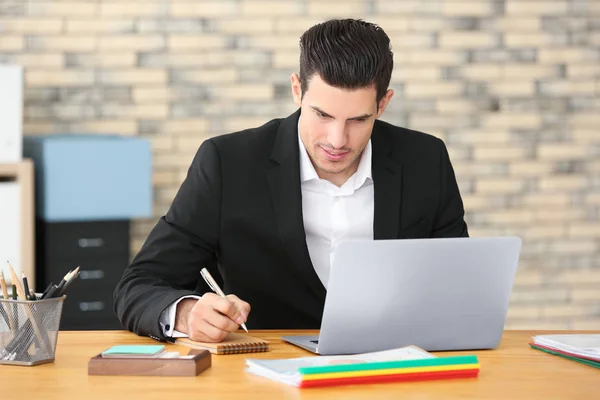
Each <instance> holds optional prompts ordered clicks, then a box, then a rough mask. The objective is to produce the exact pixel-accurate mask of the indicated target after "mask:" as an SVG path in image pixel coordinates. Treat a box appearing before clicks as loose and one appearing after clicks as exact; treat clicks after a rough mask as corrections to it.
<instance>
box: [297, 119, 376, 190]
mask: <svg viewBox="0 0 600 400" xmlns="http://www.w3.org/2000/svg"><path fill="white" fill-rule="evenodd" d="M298 145H299V148H300V182H308V181H310V180H313V179H315V180H319V179H320V178H319V175H318V174H317V171H316V170H315V167H314V165H313V164H312V162H311V161H310V157H309V155H308V152H307V151H306V147H305V146H304V143H303V142H302V139H301V138H300V119H298ZM372 158H373V150H372V148H371V139H369V141H368V142H367V145H366V146H365V149H364V150H363V152H362V154H361V155H360V161H359V162H358V169H357V170H356V172H355V173H354V174H353V175H352V176H351V177H350V178H349V179H348V181H347V182H346V183H348V182H353V184H352V186H354V189H358V188H360V187H361V186H362V185H363V184H364V183H365V181H366V180H367V179H369V180H373V176H372V174H371V165H372V164H371V163H372Z"/></svg>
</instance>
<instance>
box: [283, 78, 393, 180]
mask: <svg viewBox="0 0 600 400" xmlns="http://www.w3.org/2000/svg"><path fill="white" fill-rule="evenodd" d="M291 79H292V93H293V95H294V102H295V103H296V105H297V106H299V107H300V108H301V113H302V115H301V117H300V138H301V139H302V143H304V146H305V147H306V150H307V152H308V155H309V156H310V159H311V161H312V163H313V165H314V167H315V170H316V171H317V174H318V175H319V177H320V178H321V179H326V180H328V181H330V182H332V183H333V184H335V185H337V186H341V185H343V184H344V182H346V181H347V180H348V178H349V177H350V176H352V174H354V172H356V170H357V168H358V163H359V161H360V156H361V154H362V151H363V149H364V148H365V146H366V145H367V142H368V141H369V138H370V137H371V132H372V130H373V124H374V123H375V120H376V119H377V118H378V117H379V116H380V115H381V113H383V111H384V110H385V107H386V106H387V104H388V102H389V100H390V99H391V97H392V95H393V91H391V90H388V93H386V95H385V96H384V98H383V99H382V100H381V101H380V103H379V107H377V101H376V100H377V91H376V89H375V86H374V85H372V86H369V87H367V88H362V89H355V90H347V89H340V88H336V87H333V86H330V85H328V84H327V83H325V82H324V81H323V80H322V79H321V77H320V76H319V75H314V76H313V77H312V79H311V80H310V82H309V84H308V88H307V90H306V92H305V93H304V96H302V93H301V86H300V80H299V78H298V75H296V74H293V75H292V78H291Z"/></svg>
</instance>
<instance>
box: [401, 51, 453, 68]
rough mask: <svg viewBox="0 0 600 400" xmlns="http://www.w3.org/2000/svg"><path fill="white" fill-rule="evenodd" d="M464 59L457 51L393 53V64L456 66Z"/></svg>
mask: <svg viewBox="0 0 600 400" xmlns="http://www.w3.org/2000/svg"><path fill="white" fill-rule="evenodd" d="M463 61H464V57H463V55H462V54H461V53H460V52H459V51H453V50H438V49H436V50H428V49H407V50H405V51H402V52H395V53H394V63H395V64H396V65H399V64H404V63H407V64H419V65H427V66H430V65H440V66H441V65H443V66H447V65H458V64H461V63H463Z"/></svg>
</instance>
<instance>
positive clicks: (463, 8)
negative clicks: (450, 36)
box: [442, 0, 494, 17]
mask: <svg viewBox="0 0 600 400" xmlns="http://www.w3.org/2000/svg"><path fill="white" fill-rule="evenodd" d="M442 12H443V13H444V15H448V16H452V17H462V16H474V17H482V16H486V15H491V14H493V13H494V5H493V3H492V2H488V1H476V0H443V1H442Z"/></svg>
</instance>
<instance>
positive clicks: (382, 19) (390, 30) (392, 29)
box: [369, 15, 410, 46]
mask: <svg viewBox="0 0 600 400" xmlns="http://www.w3.org/2000/svg"><path fill="white" fill-rule="evenodd" d="M369 21H370V22H373V23H374V24H377V25H379V26H380V27H381V28H383V30H384V31H385V32H386V33H387V34H388V35H390V34H394V33H397V32H408V31H409V29H410V18H408V17H388V16H385V15H377V16H373V17H372V18H370V19H369ZM394 45H395V43H394V42H393V41H392V46H394Z"/></svg>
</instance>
